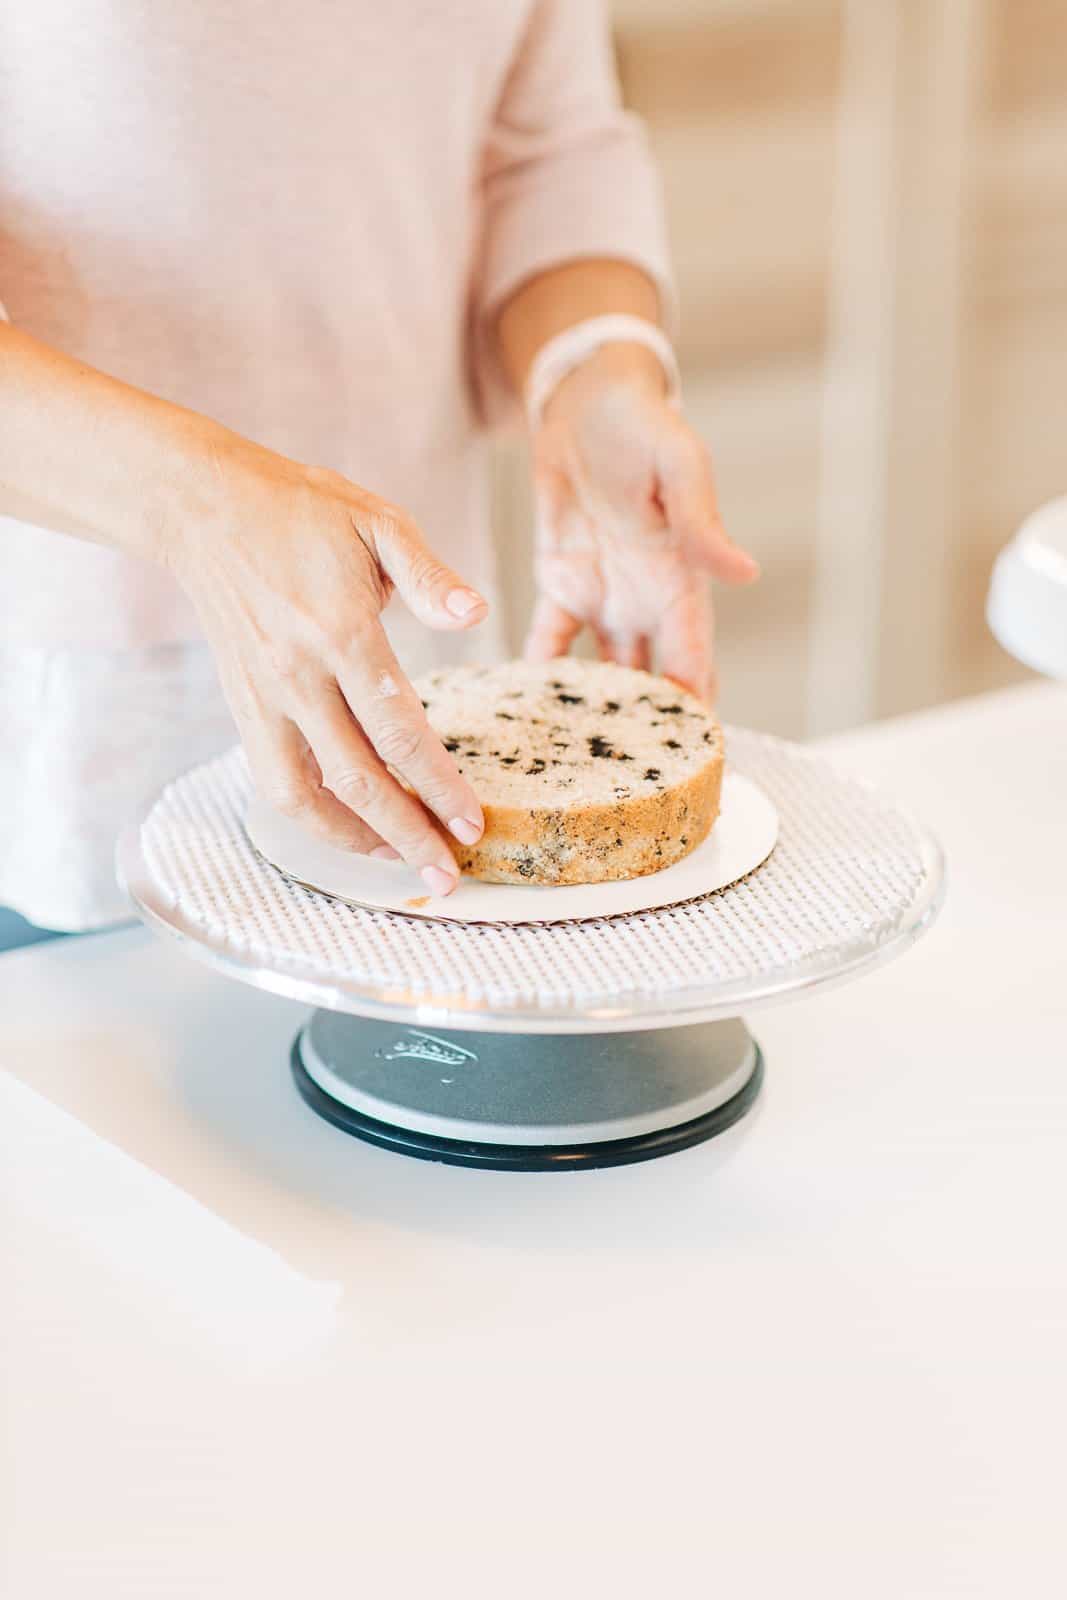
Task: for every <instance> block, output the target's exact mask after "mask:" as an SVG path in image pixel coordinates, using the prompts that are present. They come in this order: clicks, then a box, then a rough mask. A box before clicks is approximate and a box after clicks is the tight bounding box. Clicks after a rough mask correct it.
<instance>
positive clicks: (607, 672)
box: [417, 657, 723, 884]
mask: <svg viewBox="0 0 1067 1600" xmlns="http://www.w3.org/2000/svg"><path fill="white" fill-rule="evenodd" d="M417 688H418V691H419V694H420V696H421V698H422V701H423V704H424V705H425V707H426V714H427V716H428V718H429V720H430V722H431V724H432V725H433V727H434V728H435V729H436V730H437V732H438V733H439V734H440V735H441V738H442V739H443V740H444V743H445V746H446V748H447V749H448V750H450V751H451V752H452V755H453V758H454V759H455V761H456V764H457V765H458V767H459V768H460V770H461V771H462V772H463V774H464V776H465V777H466V778H467V779H468V780H469V782H470V783H471V784H472V786H473V787H474V790H475V792H476V793H477V795H478V798H479V800H480V801H481V803H482V807H483V810H484V812H485V820H486V828H485V833H484V835H483V837H482V838H481V840H480V841H479V842H478V844H476V845H474V846H470V847H466V846H459V845H456V844H453V849H454V850H455V853H456V859H457V862H458V863H459V865H460V867H461V868H462V870H463V871H465V872H469V873H471V874H472V875H473V876H474V877H478V878H483V879H487V880H488V881H491V882H500V883H540V884H551V883H560V884H563V883H600V882H604V881H605V880H608V879H613V878H631V877H640V876H642V875H643V874H644V873H648V872H656V871H658V870H659V869H660V868H661V867H666V866H669V865H670V864H671V863H672V862H673V861H677V860H680V859H681V857H682V856H684V855H687V854H688V853H689V851H690V850H694V849H695V848H696V846H697V845H698V844H700V843H701V842H702V841H703V840H704V839H705V838H706V837H707V834H708V830H709V829H710V828H711V826H712V823H713V822H714V820H715V818H716V816H717V815H718V809H719V792H720V788H721V784H722V770H723V742H722V733H721V730H720V729H719V727H718V725H717V724H716V723H715V721H714V719H713V718H712V716H711V715H710V713H709V711H708V710H707V707H706V706H704V705H703V704H702V703H701V701H699V700H697V699H696V697H695V696H693V695H691V694H688V693H686V691H685V690H682V689H679V688H678V686H677V685H676V684H673V683H671V682H669V681H668V680H667V679H665V678H657V677H654V676H653V675H652V674H651V673H647V672H635V671H633V670H632V669H631V668H629V667H619V666H615V665H613V664H611V663H607V662H588V661H579V660H576V659H573V658H570V657H566V658H562V659H559V660H556V661H551V662H548V663H545V664H535V663H531V662H525V661H512V662H506V663H503V664H502V665H499V666H495V667H455V668H450V669H442V670H440V671H437V672H432V673H429V674H427V675H426V676H425V677H423V678H421V679H420V680H419V681H418V683H417Z"/></svg>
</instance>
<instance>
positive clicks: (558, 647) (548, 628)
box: [523, 594, 582, 661]
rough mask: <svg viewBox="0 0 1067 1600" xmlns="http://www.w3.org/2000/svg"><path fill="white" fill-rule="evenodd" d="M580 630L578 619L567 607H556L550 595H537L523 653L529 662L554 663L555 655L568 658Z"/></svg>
mask: <svg viewBox="0 0 1067 1600" xmlns="http://www.w3.org/2000/svg"><path fill="white" fill-rule="evenodd" d="M581 630H582V625H581V623H580V622H579V620H578V618H577V617H573V616H571V613H570V612H569V611H568V610H566V608H565V607H564V606H561V605H557V604H556V602H555V600H553V599H552V598H551V597H550V596H549V595H547V594H541V595H538V597H537V600H536V603H535V605H534V612H533V617H532V618H531V620H530V627H529V631H528V633H527V635H526V645H525V648H524V652H523V653H524V655H525V656H526V659H527V661H551V660H552V659H553V658H554V657H555V656H565V655H566V654H567V651H568V650H569V649H570V647H571V645H572V644H573V643H574V641H575V639H576V638H577V636H578V634H579V633H580V632H581Z"/></svg>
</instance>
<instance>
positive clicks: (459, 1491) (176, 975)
mask: <svg viewBox="0 0 1067 1600" xmlns="http://www.w3.org/2000/svg"><path fill="white" fill-rule="evenodd" d="M834 753H835V755H836V757H837V759H839V760H840V762H841V763H842V764H843V765H845V766H847V767H848V768H850V769H851V770H853V771H857V772H861V773H866V774H869V775H870V776H871V777H873V778H875V779H876V780H878V781H879V782H880V783H882V784H884V785H885V786H886V787H887V788H888V789H890V790H891V791H893V792H894V793H896V795H897V796H898V797H899V798H901V799H902V800H903V801H905V802H906V803H907V804H908V805H909V806H910V807H911V808H912V809H913V810H915V811H916V812H917V813H919V814H920V815H922V816H924V817H925V818H926V819H927V820H928V821H929V822H930V824H931V825H932V826H933V827H934V828H935V830H936V831H937V832H938V833H939V834H940V835H941V837H942V839H943V841H944V843H945V845H946V848H947V851H948V856H949V868H950V880H951V887H950V893H949V899H948V904H947V908H946V910H945V912H944V913H943V915H942V919H941V921H940V923H939V925H938V926H937V928H936V929H935V930H934V932H933V933H932V934H931V935H930V936H929V937H928V938H927V939H925V940H924V941H923V942H922V943H921V944H920V945H919V946H918V947H917V948H916V949H915V950H913V951H912V952H911V953H909V954H908V955H906V956H905V957H904V958H903V959H902V960H900V961H899V962H897V963H894V964H893V965H891V966H890V967H887V968H886V969H884V970H882V971H881V972H879V973H877V974H875V975H873V976H871V977H869V978H867V979H865V980H863V981H860V982H857V983H854V984H851V985H849V986H846V987H844V988H841V989H839V990H833V991H829V992H827V993H826V994H825V995H823V996H819V997H815V998H810V999H807V1000H802V1001H799V1002H796V1003H793V1004H790V1005H788V1006H785V1007H782V1008H780V1009H777V1010H773V1011H768V1012H764V1013H761V1014H759V1015H758V1016H757V1017H755V1018H754V1020H753V1028H754V1031H755V1032H756V1033H757V1036H758V1037H759V1039H760V1041H761V1043H762V1044H763V1046H764V1049H765V1052H766V1056H767V1082H766V1087H765V1091H764V1095H763V1100H762V1104H761V1106H760V1109H759V1111H758V1113H757V1114H756V1115H754V1116H753V1117H751V1118H749V1119H748V1121H747V1123H746V1124H743V1125H741V1126H740V1127H739V1128H738V1129H736V1130H734V1131H733V1132H731V1133H729V1134H727V1135H725V1136H723V1137H722V1138H721V1139H720V1140H717V1141H713V1142H712V1143H710V1144H706V1145H703V1146H699V1147H697V1148H696V1149H693V1150H690V1151H687V1152H685V1153H683V1154H680V1155H674V1156H671V1157H668V1158H665V1159H663V1160H659V1161H654V1162H651V1163H649V1164H647V1165H642V1166H636V1167H630V1168H625V1167H624V1168H619V1169H615V1170H612V1171H606V1172H593V1173H584V1174H572V1175H560V1174H547V1175H532V1174H531V1175H514V1174H494V1173H487V1172H476V1171H463V1170H459V1169H454V1168H448V1167H441V1166H435V1165H428V1164H423V1163H420V1162H415V1161H411V1160H407V1159H404V1158H402V1157H399V1156H395V1155H390V1154H387V1153H385V1152H382V1151H378V1150H375V1149H372V1148H370V1147H368V1146H364V1145H362V1144H360V1143H358V1142H357V1141H356V1140H353V1139H351V1138H349V1137H348V1136H346V1135H345V1134H342V1133H340V1132H338V1131H337V1130H335V1129H333V1128H331V1127H329V1126H327V1125H326V1124H325V1123H323V1122H320V1121H319V1120H317V1119H316V1118H315V1117H314V1116H312V1115H311V1113H310V1112H308V1111H307V1110H306V1108H305V1107H304V1106H303V1104H302V1103H301V1102H300V1101H299V1099H298V1098H297V1096H296V1093H295V1091H294V1089H293V1087H292V1085H291V1082H290V1080H289V1075H288V1067H287V1053H288V1048H289V1042H290V1038H291V1036H292V1034H293V1033H294V1031H295V1029H296V1027H297V1024H298V1023H299V1021H300V1020H301V1016H302V1010H301V1008H300V1007H299V1006H297V1005H294V1004H291V1003H289V1002H284V1001H281V1000H276V999H274V998H272V997H270V996H266V995H262V994H258V993H255V992H253V991H251V990H245V989H243V988H242V987H240V986H239V985H237V984H235V983H232V982H230V981H228V980H226V979H223V978H220V977H217V976H215V975H213V974H211V973H210V972H208V971H207V970H206V969H202V968H201V967H199V966H198V965H196V964H195V963H194V962H192V961H191V960H189V959H188V958H186V957H185V956H183V955H182V954H181V953H180V952H179V951H178V950H177V949H176V948H172V947H171V946H169V945H164V944H162V943H159V942H157V941H156V940H155V939H153V938H150V937H149V936H148V935H146V934H144V933H142V932H141V931H130V932H123V933H119V934H112V935H107V936H100V937H96V938H91V939H84V940H77V941H70V942H64V943H59V944H55V945H51V946H46V947H36V948H32V949H29V950H26V951H22V952H17V953H15V954H13V955H9V956H5V957H4V958H2V959H0V1067H2V1069H3V1071H2V1073H0V1141H2V1146H3V1148H2V1152H0V1153H2V1156H3V1168H4V1180H3V1181H4V1190H3V1205H4V1210H3V1214H2V1215H3V1220H4V1223H5V1225H4V1227H3V1228H2V1229H0V1295H2V1296H3V1304H4V1307H5V1309H4V1311H3V1315H2V1318H0V1341H2V1379H0V1403H2V1404H3V1406H4V1412H5V1416H4V1421H5V1424H6V1427H5V1440H6V1444H5V1450H6V1455H5V1456H4V1457H0V1466H2V1470H3V1474H4V1483H3V1486H2V1487H3V1494H2V1502H0V1516H2V1517H3V1519H4V1523H5V1526H4V1528H3V1532H4V1535H5V1540H4V1542H3V1553H2V1555H0V1562H2V1563H3V1565H2V1566H0V1592H3V1594H4V1595H5V1596H10V1600H39V1597H43V1596H47V1597H51V1596H53V1595H57V1596H58V1595H64V1596H76V1597H77V1600H96V1597H97V1596H100V1597H105V1596H106V1597H107V1600H122V1597H126V1596H137V1597H138V1600H155V1597H157V1596H160V1597H168V1600H170V1597H174V1596H181V1597H186V1596H188V1597H191V1600H194V1597H195V1600H213V1597H215V1596H220V1597H221V1596H225V1597H226V1600H245V1597H248V1600H260V1597H273V1596H276V1595H277V1596H282V1595H285V1596H290V1595H292V1594H294V1593H296V1594H298V1595H299V1594H304V1595H306V1594H309V1593H311V1592H313V1590H312V1586H314V1585H318V1586H319V1587H320V1592H322V1593H323V1594H328V1595H330V1596H333V1595H339V1594H344V1595H348V1594H352V1595H356V1594H359V1595H361V1596H367V1597H374V1600H378V1597H381V1596H391V1595H400V1596H407V1595H416V1594H422V1593H433V1594H452V1593H455V1594H462V1595H466V1596H472V1597H479V1600H480V1597H482V1596H494V1597H497V1596H499V1597H502V1600H505V1597H506V1600H512V1597H526V1596H534V1595H536V1596H539V1597H540V1596H544V1595H545V1594H551V1595H559V1596H565V1597H567V1600H570V1597H571V1596H579V1595H583V1596H584V1595H596V1596H599V1595H612V1596H625V1597H629V1596H637V1595H642V1596H645V1595H649V1594H652V1595H665V1596H667V1595H669V1596H671V1597H675V1596H690V1595H694V1596H695V1595H699V1596H703V1595H707V1594H717V1595H722V1596H726V1597H729V1600H738V1597H747V1596H760V1597H762V1596H768V1597H770V1596H773V1597H775V1600H785V1597H791V1596H795V1595H804V1596H808V1595H811V1596H817V1597H819V1600H830V1597H833V1600H836V1597H839V1596H840V1597H842V1600H844V1597H846V1596H847V1597H848V1600H857V1597H859V1600H881V1597H883V1596H884V1597H887V1600H888V1597H892V1600H925V1597H941V1596H945V1597H950V1596H951V1597H955V1596H962V1595H966V1596H989V1597H993V1596H995V1597H997V1600H1005V1597H1009V1596H1025V1597H1026V1600H1040V1597H1044V1596H1049V1597H1051V1596H1056V1597H1059V1596H1061V1595H1062V1594H1063V1593H1064V1592H1065V1587H1067V1553H1065V1545H1067V1532H1065V1519H1064V1516H1063V1511H1064V1495H1065V1472H1064V1453H1065V1452H1064V1439H1065V1436H1067V1429H1065V1424H1067V1380H1065V1376H1064V1374H1065V1361H1067V1267H1065V1257H1067V1247H1065V1221H1067V692H1065V691H1064V690H1063V689H1061V688H1055V687H1052V686H1035V687H1030V688H1027V689H1024V690H1018V691H1013V692H1010V693H1007V694H1004V695H1000V696H996V697H991V698H988V699H985V700H978V701H971V702H968V703H965V704H962V705H960V706H957V707H950V708H948V709H945V710H942V711H939V712H936V713H933V714H931V715H927V716H923V717H919V718H915V719H910V720H906V721H902V722H898V723H895V724H888V725H884V726H881V727H878V728H875V729H871V730H868V731H866V732H864V733H863V734H860V735H857V736H851V737H849V738H848V739H845V740H842V741H838V742H837V744H836V745H835V747H834ZM5 1583H6V1586H5Z"/></svg>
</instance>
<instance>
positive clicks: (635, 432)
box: [526, 344, 759, 699]
mask: <svg viewBox="0 0 1067 1600" xmlns="http://www.w3.org/2000/svg"><path fill="white" fill-rule="evenodd" d="M532 445H533V470H534V486H535V493H536V502H537V528H536V552H535V569H536V576H537V585H538V591H539V592H538V600H537V605H536V608H535V611H534V617H533V621H532V623H531V627H530V632H529V635H528V638H527V643H526V652H527V655H528V656H530V657H531V658H533V659H535V660H548V659H550V658H551V657H553V656H558V655H565V654H566V652H567V650H568V649H569V647H570V645H571V643H572V641H573V639H574V638H575V636H576V635H577V634H578V632H579V631H580V629H581V628H582V627H583V625H588V626H590V627H591V628H592V629H593V631H594V633H595V635H596V638H597V642H598V645H599V648H600V654H601V656H602V657H603V658H605V659H608V660H614V661H619V662H621V663H622V664H623V665H626V666H633V667H645V668H649V667H651V666H652V665H653V663H654V662H655V664H656V665H657V667H658V670H659V671H661V672H663V673H664V674H666V676H668V677H671V678H674V679H675V680H676V681H677V682H678V683H680V684H682V685H683V686H684V687H686V688H688V689H692V690H693V691H694V692H695V693H696V694H699V695H702V696H703V697H705V698H707V699H713V698H714V692H715V683H714V673H713V670H712V659H711V614H710V606H709V600H708V592H707V589H708V583H707V580H708V577H709V575H710V576H712V577H715V578H718V579H719V580H720V581H721V582H724V583H731V584H737V583H751V582H752V581H753V580H754V579H755V578H757V577H758V576H759V568H758V566H757V565H756V562H755V561H754V560H753V559H752V557H751V556H749V555H747V554H746V553H745V552H744V551H743V550H741V549H739V548H738V547H737V546H736V545H735V544H733V543H732V542H731V541H730V539H729V538H728V537H727V535H726V532H725V530H724V529H723V526H722V522H721V520H720V518H719V512H718V506H717V504H716V499H715V486H714V482H713V479H712V473H711V463H710V461H709V458H708V452H707V450H706V448H705V446H704V444H703V442H702V441H701V440H700V439H699V438H698V437H697V435H696V434H695V433H694V432H693V430H692V429H691V428H690V427H689V426H688V424H687V423H686V422H685V421H684V419H683V418H682V416H681V415H680V414H679V412H678V411H677V410H676V409H675V408H674V407H673V406H672V405H671V404H670V402H669V401H668V399H667V396H666V383H665V380H664V375H663V371H662V368H661V367H660V364H659V362H658V361H657V359H656V357H655V356H654V355H653V354H652V352H651V351H648V350H646V349H644V347H643V346H640V345H622V344H619V345H606V346H604V347H603V348H602V349H601V350H599V351H598V352H597V353H596V354H595V355H593V356H592V357H590V359H589V360H588V361H586V362H583V364H582V365H581V366H580V367H578V368H577V369H576V370H575V371H574V372H572V373H570V374H569V375H568V376H567V377H566V378H565V379H564V380H563V381H562V382H561V383H560V385H559V386H558V388H557V389H556V390H555V391H554V392H553V394H552V395H551V397H550V399H549V401H548V404H547V405H546V407H545V411H544V415H543V417H542V419H541V422H540V424H539V425H538V426H537V428H536V430H535V432H534V436H533V441H532Z"/></svg>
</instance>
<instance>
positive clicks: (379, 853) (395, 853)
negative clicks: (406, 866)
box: [371, 844, 400, 861]
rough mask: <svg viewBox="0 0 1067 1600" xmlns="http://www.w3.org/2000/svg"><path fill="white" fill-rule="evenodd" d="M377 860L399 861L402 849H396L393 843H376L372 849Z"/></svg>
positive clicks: (372, 853)
mask: <svg viewBox="0 0 1067 1600" xmlns="http://www.w3.org/2000/svg"><path fill="white" fill-rule="evenodd" d="M371 855H372V856H373V857H374V859H375V861H399V860H400V851H399V850H394V849H393V847H392V845H391V844H376V845H375V846H374V849H373V850H372V851H371Z"/></svg>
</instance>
